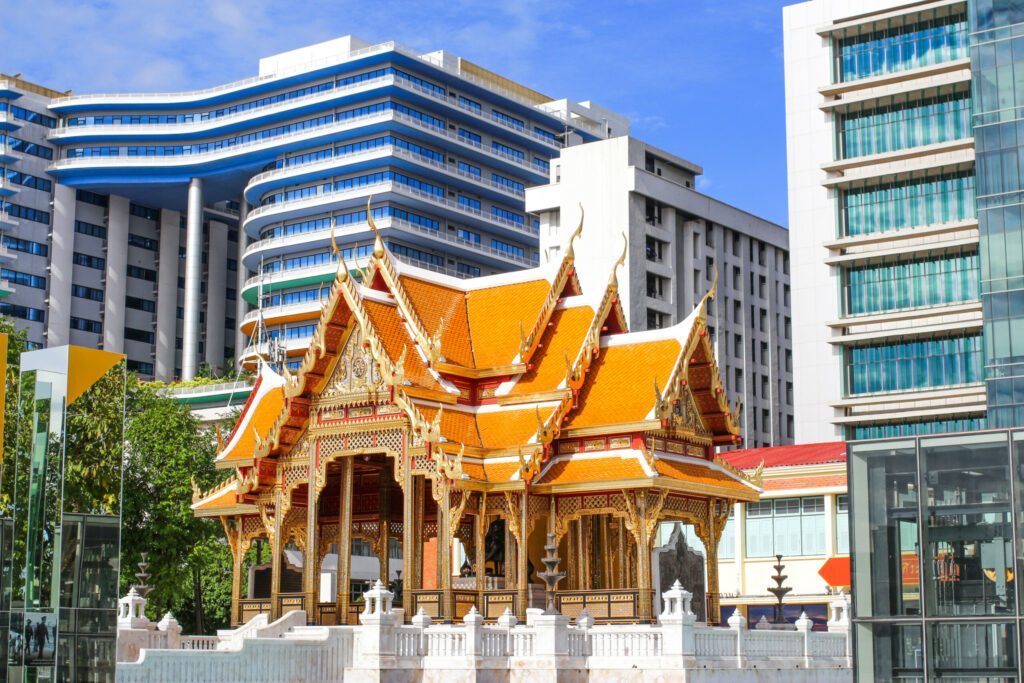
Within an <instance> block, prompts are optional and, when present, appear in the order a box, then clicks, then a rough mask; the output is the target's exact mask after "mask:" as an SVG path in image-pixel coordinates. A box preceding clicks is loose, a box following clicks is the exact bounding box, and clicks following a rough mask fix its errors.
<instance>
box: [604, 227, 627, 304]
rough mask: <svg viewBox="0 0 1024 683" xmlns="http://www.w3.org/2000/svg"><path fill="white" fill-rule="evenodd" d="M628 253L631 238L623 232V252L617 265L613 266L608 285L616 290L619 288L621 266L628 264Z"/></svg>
mask: <svg viewBox="0 0 1024 683" xmlns="http://www.w3.org/2000/svg"><path fill="white" fill-rule="evenodd" d="M627 253H629V238H627V237H626V233H622V253H621V254H620V255H619V258H618V260H617V261H616V262H615V265H614V266H612V274H611V275H610V276H609V278H608V286H609V287H611V288H614V289H615V290H618V288H619V268H621V267H622V266H624V265H626V254H627Z"/></svg>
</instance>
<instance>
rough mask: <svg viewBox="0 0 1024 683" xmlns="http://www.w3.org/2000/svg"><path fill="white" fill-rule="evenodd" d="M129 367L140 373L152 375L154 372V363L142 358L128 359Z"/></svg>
mask: <svg viewBox="0 0 1024 683" xmlns="http://www.w3.org/2000/svg"><path fill="white" fill-rule="evenodd" d="M128 369H129V370H130V371H132V372H135V373H138V374H140V375H152V374H153V364H152V363H146V362H144V361H141V360H131V359H129V360H128Z"/></svg>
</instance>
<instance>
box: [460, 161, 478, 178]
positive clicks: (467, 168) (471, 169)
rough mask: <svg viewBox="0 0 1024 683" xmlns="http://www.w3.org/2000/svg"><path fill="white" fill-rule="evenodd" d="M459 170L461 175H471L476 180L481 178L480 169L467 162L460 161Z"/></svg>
mask: <svg viewBox="0 0 1024 683" xmlns="http://www.w3.org/2000/svg"><path fill="white" fill-rule="evenodd" d="M458 169H459V173H462V174H464V175H471V176H473V177H475V178H479V177H480V167H479V166H474V165H473V164H467V163H466V162H465V161H460V162H459V163H458Z"/></svg>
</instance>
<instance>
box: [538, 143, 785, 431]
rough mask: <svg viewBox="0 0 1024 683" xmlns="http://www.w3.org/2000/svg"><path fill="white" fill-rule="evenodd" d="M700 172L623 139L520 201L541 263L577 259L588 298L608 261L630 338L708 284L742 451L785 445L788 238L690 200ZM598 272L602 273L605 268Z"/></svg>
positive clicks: (711, 202) (679, 309)
mask: <svg viewBox="0 0 1024 683" xmlns="http://www.w3.org/2000/svg"><path fill="white" fill-rule="evenodd" d="M702 173H703V169H702V168H701V167H700V166H698V165H696V164H694V163H692V162H689V161H686V160H685V159H681V158H679V157H677V156H675V155H673V154H669V153H668V152H665V151H663V150H660V149H658V148H656V147H654V146H652V145H649V144H647V143H645V142H642V141H640V140H637V139H636V138H633V137H630V136H621V137H616V138H612V139H609V140H601V141H597V142H591V143H587V144H583V145H577V146H573V147H570V148H566V149H563V150H562V151H561V154H560V155H559V156H558V157H557V158H555V159H552V160H551V181H550V182H549V183H548V184H547V185H542V186H535V187H531V188H529V189H527V191H526V209H527V211H531V212H535V213H536V214H537V215H538V216H539V217H540V244H541V261H542V262H551V261H555V262H557V261H559V260H560V259H561V258H562V253H561V250H562V249H564V248H565V245H566V244H567V242H568V240H569V236H570V235H571V234H572V232H573V230H575V229H576V226H577V224H578V222H579V219H580V207H581V206H582V207H583V209H584V211H585V214H586V216H585V217H586V220H585V221H584V227H583V235H582V237H581V239H579V240H578V241H577V243H576V245H575V247H574V249H575V250H576V253H577V255H578V256H579V257H580V258H581V259H582V260H584V261H585V262H586V263H589V264H592V265H591V267H590V268H588V269H587V270H586V272H581V274H580V277H581V278H589V279H587V280H585V281H584V282H583V283H582V284H583V288H584V291H591V292H592V291H603V287H604V285H605V283H606V281H607V278H608V276H609V275H610V273H611V268H612V266H613V264H614V263H615V262H616V259H618V258H619V257H620V255H622V254H623V249H624V245H623V238H626V239H627V242H628V248H626V251H625V255H624V260H623V264H622V266H621V270H620V272H619V274H618V277H619V282H620V288H619V296H620V297H621V300H622V305H623V310H624V311H625V314H626V316H627V318H628V320H627V322H628V323H629V327H630V329H631V330H646V329H655V328H660V327H667V326H669V325H674V324H676V323H678V322H680V321H681V320H683V319H684V318H685V317H686V316H687V315H689V313H690V311H692V310H693V307H694V306H695V305H696V304H697V303H698V302H700V300H701V298H702V297H703V296H704V294H705V293H706V292H707V291H708V290H709V289H710V288H711V286H712V284H713V283H714V279H715V273H716V270H717V274H718V285H717V296H716V297H715V298H714V299H713V300H712V301H711V303H710V304H709V305H708V331H709V333H710V334H711V336H712V342H713V346H714V348H715V353H716V357H717V358H718V364H719V368H720V370H721V373H722V381H723V383H724V384H725V386H726V388H727V389H728V391H729V395H730V396H734V397H736V398H739V399H740V400H741V401H742V402H743V411H742V413H741V415H740V424H741V427H742V430H743V437H744V440H745V443H746V445H748V446H750V447H757V446H775V445H781V444H788V443H792V442H793V434H794V424H793V356H792V352H791V347H790V335H791V331H790V302H789V299H790V292H789V254H788V251H787V245H788V241H787V238H788V235H787V232H786V230H785V229H784V228H782V227H781V226H778V225H776V224H774V223H772V222H770V221H766V220H764V219H762V218H758V217H757V216H754V215H751V214H749V213H747V212H745V211H742V210H740V209H737V208H735V207H733V206H730V205H728V204H726V203H724V202H721V201H718V200H717V199H714V198H712V197H709V196H707V195H705V194H703V193H701V192H698V191H697V190H696V189H694V185H695V183H696V180H697V177H698V176H700V175H701V174H702ZM602 264H603V266H602Z"/></svg>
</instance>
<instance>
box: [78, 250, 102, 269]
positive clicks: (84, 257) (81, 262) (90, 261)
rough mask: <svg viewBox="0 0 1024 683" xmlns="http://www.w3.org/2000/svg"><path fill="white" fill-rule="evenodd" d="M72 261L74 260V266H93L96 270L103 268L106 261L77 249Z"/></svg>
mask: <svg viewBox="0 0 1024 683" xmlns="http://www.w3.org/2000/svg"><path fill="white" fill-rule="evenodd" d="M73 261H74V264H75V265H76V266H84V267H86V268H95V269H96V270H103V268H104V266H105V265H106V261H104V260H103V259H102V258H100V257H99V256H90V255H89V254H80V253H79V252H77V251H76V252H75V255H74V258H73Z"/></svg>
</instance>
